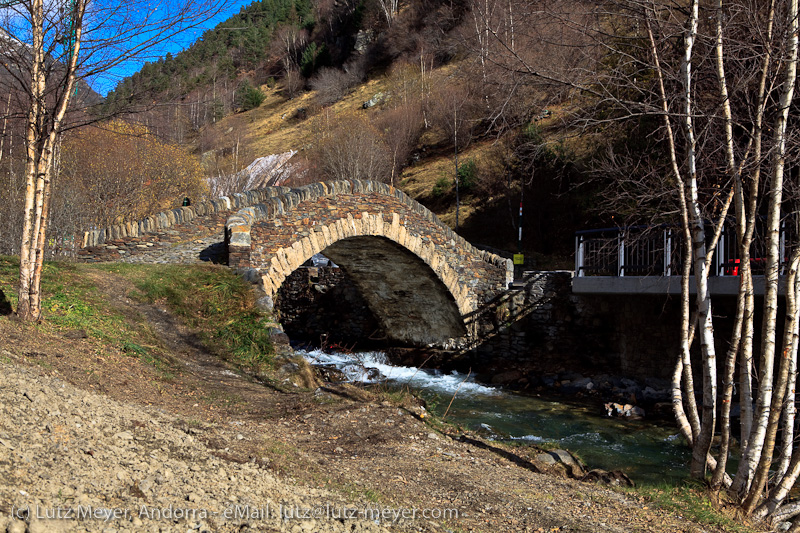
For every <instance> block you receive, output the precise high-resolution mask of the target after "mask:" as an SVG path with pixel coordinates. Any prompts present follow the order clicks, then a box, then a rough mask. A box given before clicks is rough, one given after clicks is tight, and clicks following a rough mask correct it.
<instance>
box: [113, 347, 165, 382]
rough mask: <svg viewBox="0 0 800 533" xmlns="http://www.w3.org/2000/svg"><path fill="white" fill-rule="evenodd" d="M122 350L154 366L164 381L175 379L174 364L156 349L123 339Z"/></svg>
mask: <svg viewBox="0 0 800 533" xmlns="http://www.w3.org/2000/svg"><path fill="white" fill-rule="evenodd" d="M122 351H123V352H124V353H126V354H128V355H131V356H133V357H138V358H139V359H141V360H142V361H143V362H144V363H145V364H147V365H150V366H152V367H153V368H155V369H156V370H157V371H158V373H159V374H160V376H161V379H163V380H164V381H171V380H173V379H175V372H174V370H175V365H174V364H172V363H171V362H170V361H169V360H168V359H167V358H166V357H164V356H163V355H161V354H159V353H158V351H157V350H154V349H152V348H146V347H144V346H141V345H140V344H136V343H135V342H131V341H125V342H123V343H122Z"/></svg>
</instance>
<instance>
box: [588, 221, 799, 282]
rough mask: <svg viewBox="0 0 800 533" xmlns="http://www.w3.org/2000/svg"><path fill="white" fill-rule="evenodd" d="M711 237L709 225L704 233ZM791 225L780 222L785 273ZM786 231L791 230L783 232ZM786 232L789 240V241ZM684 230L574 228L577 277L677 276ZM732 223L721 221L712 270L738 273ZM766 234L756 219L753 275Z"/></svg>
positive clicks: (759, 267) (761, 266)
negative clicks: (721, 225)
mask: <svg viewBox="0 0 800 533" xmlns="http://www.w3.org/2000/svg"><path fill="white" fill-rule="evenodd" d="M706 233H707V235H708V236H709V237H708V238H709V239H710V238H711V236H712V232H711V228H710V227H709V231H708V232H706ZM795 233H796V230H795V229H794V224H786V223H785V222H784V223H783V224H782V225H781V230H780V254H781V255H780V256H781V257H782V258H783V261H782V262H781V265H780V273H781V274H783V273H784V271H785V268H786V262H787V260H788V256H789V255H790V252H791V250H790V245H789V244H787V242H796V240H795V239H794V238H793V235H792V234H795ZM787 234H789V235H787ZM787 237H790V239H789V240H788V241H787ZM682 249H683V234H682V232H681V231H680V229H679V228H677V227H674V226H668V225H661V226H625V227H617V228H602V229H591V230H582V231H577V232H575V275H576V276H581V277H584V276H616V277H620V276H679V275H680V274H681V272H682V269H683V254H682ZM740 257H741V254H740V253H739V247H738V242H737V238H736V231H735V228H734V226H733V224H725V225H724V226H723V231H722V234H721V235H720V239H719V242H718V244H717V249H716V251H715V253H714V258H713V259H714V268H713V270H712V272H711V275H714V276H736V275H738V274H739V266H740V264H741V263H740V259H739V258H740ZM765 257H766V234H765V232H764V229H763V223H757V224H756V230H755V234H754V237H753V243H752V244H751V246H750V258H751V259H750V265H751V268H752V270H753V274H755V275H758V274H763V273H764V270H765V267H766V259H765Z"/></svg>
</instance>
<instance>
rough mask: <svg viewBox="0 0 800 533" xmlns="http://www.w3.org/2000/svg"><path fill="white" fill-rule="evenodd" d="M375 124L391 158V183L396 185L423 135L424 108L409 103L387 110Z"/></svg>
mask: <svg viewBox="0 0 800 533" xmlns="http://www.w3.org/2000/svg"><path fill="white" fill-rule="evenodd" d="M375 123H376V127H377V128H378V130H379V131H380V132H381V135H382V137H383V141H384V143H385V144H386V147H387V148H388V150H389V153H390V156H391V164H390V166H391V175H390V178H389V183H390V184H391V185H394V184H395V179H396V178H397V177H398V176H399V175H400V172H401V171H402V169H403V167H404V166H405V165H406V163H407V162H408V158H409V156H411V151H412V150H413V149H414V147H415V146H416V145H417V141H419V138H420V135H421V134H422V106H420V105H419V104H415V103H413V102H409V103H406V104H403V105H399V106H397V107H393V108H391V109H387V110H386V111H384V112H382V113H381V114H380V115H379V116H378V117H377V119H376V121H375Z"/></svg>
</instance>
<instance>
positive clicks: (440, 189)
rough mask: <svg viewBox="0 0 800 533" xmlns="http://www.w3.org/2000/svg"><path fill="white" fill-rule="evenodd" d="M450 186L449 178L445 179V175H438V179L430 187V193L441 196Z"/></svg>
mask: <svg viewBox="0 0 800 533" xmlns="http://www.w3.org/2000/svg"><path fill="white" fill-rule="evenodd" d="M449 188H450V180H449V179H447V178H446V177H445V176H440V177H439V179H438V180H436V184H435V185H434V186H433V189H431V194H433V195H434V196H436V197H439V196H442V195H443V194H444V193H446V192H447V190H448V189H449Z"/></svg>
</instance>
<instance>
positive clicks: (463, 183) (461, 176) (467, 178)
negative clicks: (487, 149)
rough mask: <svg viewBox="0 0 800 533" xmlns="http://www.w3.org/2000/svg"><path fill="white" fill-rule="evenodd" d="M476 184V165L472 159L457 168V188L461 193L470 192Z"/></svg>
mask: <svg viewBox="0 0 800 533" xmlns="http://www.w3.org/2000/svg"><path fill="white" fill-rule="evenodd" d="M477 183H478V165H477V164H476V163H475V160H474V159H468V160H467V161H466V162H464V163H463V164H461V165H459V167H458V187H459V189H460V190H462V191H465V192H466V191H470V190H472V188H473V187H475V185H476V184H477Z"/></svg>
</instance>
